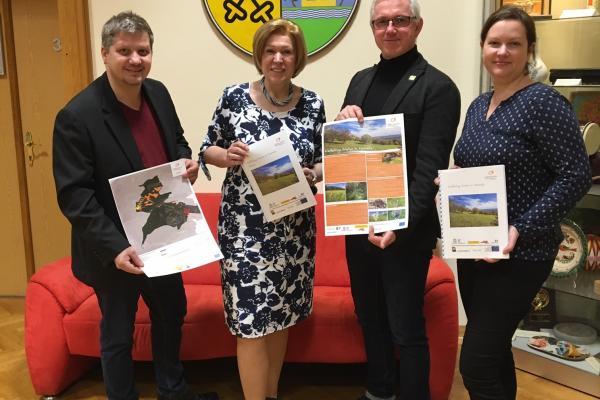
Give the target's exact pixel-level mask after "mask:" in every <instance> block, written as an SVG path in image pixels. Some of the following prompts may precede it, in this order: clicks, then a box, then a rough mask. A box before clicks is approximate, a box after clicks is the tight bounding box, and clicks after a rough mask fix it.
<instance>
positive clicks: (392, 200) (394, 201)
mask: <svg viewBox="0 0 600 400" xmlns="http://www.w3.org/2000/svg"><path fill="white" fill-rule="evenodd" d="M387 204H388V208H399V207H405V200H404V197H388V199H387Z"/></svg>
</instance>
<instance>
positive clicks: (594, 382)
mask: <svg viewBox="0 0 600 400" xmlns="http://www.w3.org/2000/svg"><path fill="white" fill-rule="evenodd" d="M568 218H569V219H572V220H574V221H576V223H577V224H578V225H579V226H581V228H582V229H583V231H584V232H585V233H586V234H588V235H590V236H591V235H592V234H594V233H595V234H596V235H600V232H598V225H599V224H600V185H597V184H596V185H593V186H592V189H591V190H590V192H589V193H588V194H587V195H586V196H585V197H584V198H583V199H582V200H581V201H580V202H579V203H578V205H577V208H576V209H575V210H573V211H572V212H571V213H570V214H569V216H568ZM588 251H589V250H588ZM593 251H597V249H596V250H593ZM593 251H592V254H591V255H590V256H589V257H590V258H589V259H588V260H587V261H586V262H587V264H586V265H581V267H580V268H579V269H577V270H576V271H574V272H573V273H570V274H568V275H567V276H550V277H549V278H548V279H547V280H546V282H545V283H544V286H543V288H542V289H541V291H540V294H541V297H542V299H539V298H538V297H536V300H534V303H533V304H532V310H531V311H530V313H529V314H528V316H527V317H526V318H525V320H524V321H523V323H522V326H521V328H523V329H524V330H519V331H517V333H515V337H514V340H513V354H514V358H515V366H516V367H517V368H519V369H522V370H525V371H528V372H531V373H533V374H536V375H539V376H542V377H544V378H547V379H550V380H553V381H556V382H558V383H561V384H563V385H566V386H569V387H572V388H575V389H577V390H580V391H582V392H586V393H589V394H591V395H593V396H596V397H600V339H599V337H600V336H596V339H595V340H593V342H591V343H590V342H589V341H584V342H583V343H585V344H579V346H580V349H581V353H584V354H587V355H588V356H585V357H575V358H572V359H562V358H559V357H557V356H556V355H552V354H550V353H545V352H543V351H540V350H539V349H536V348H535V347H533V346H532V345H531V342H532V340H535V339H532V337H533V336H534V335H537V333H533V331H534V330H539V332H540V333H539V334H540V335H548V336H549V337H553V338H556V339H557V340H561V339H564V337H562V338H561V337H560V336H559V337H557V334H556V332H555V330H554V329H555V327H556V326H557V324H565V323H569V324H571V325H573V324H576V326H584V327H589V328H591V329H592V330H594V331H595V332H594V334H595V335H597V334H598V333H600V260H598V254H597V253H595V255H596V256H595V258H594V253H593ZM586 256H587V254H586ZM540 294H538V296H540ZM536 303H537V304H536ZM580 324H582V325H580ZM574 326H575V325H574ZM580 338H581V337H580ZM571 342H572V343H574V344H577V343H576V342H577V340H573V339H571Z"/></svg>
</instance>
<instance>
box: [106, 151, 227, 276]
mask: <svg viewBox="0 0 600 400" xmlns="http://www.w3.org/2000/svg"><path fill="white" fill-rule="evenodd" d="M182 163H183V160H179V161H174V162H172V163H167V164H162V165H159V166H156V167H152V168H148V169H145V170H141V171H137V172H133V173H131V174H127V175H123V176H119V177H116V178H112V179H110V180H109V183H110V187H111V189H112V192H113V197H114V199H115V204H116V206H117V210H118V212H119V218H120V219H121V223H122V224H123V228H124V229H125V234H126V236H127V240H129V243H130V244H131V245H132V246H133V248H134V249H135V250H136V251H137V253H138V255H139V256H140V258H141V259H142V261H143V262H144V267H143V269H142V270H143V271H144V273H145V274H146V275H147V276H150V277H152V276H160V275H168V274H173V273H177V272H182V271H185V270H188V269H192V268H196V267H198V266H201V265H204V264H208V263H210V262H212V261H215V260H219V259H221V258H223V255H222V254H221V251H220V249H219V246H218V245H217V243H216V242H215V239H214V238H213V236H212V234H211V232H210V229H209V228H208V225H207V223H206V220H205V219H204V215H203V214H202V210H201V209H200V205H199V204H198V200H197V199H196V195H195V193H194V191H193V189H192V185H191V184H190V181H189V180H188V179H187V178H183V177H182V176H181V174H182V173H183V171H185V167H183V168H181V164H182Z"/></svg>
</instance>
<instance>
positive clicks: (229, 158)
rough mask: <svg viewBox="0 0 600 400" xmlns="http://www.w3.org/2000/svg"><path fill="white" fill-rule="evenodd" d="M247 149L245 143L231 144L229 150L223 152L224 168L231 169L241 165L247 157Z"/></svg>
mask: <svg viewBox="0 0 600 400" xmlns="http://www.w3.org/2000/svg"><path fill="white" fill-rule="evenodd" d="M248 151H249V147H248V145H247V144H246V143H243V142H240V141H237V142H233V143H232V144H231V146H229V148H227V149H226V150H225V160H224V163H223V166H224V167H233V166H236V165H242V164H243V163H244V160H245V159H246V157H248Z"/></svg>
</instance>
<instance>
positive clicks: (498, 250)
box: [438, 165, 509, 258]
mask: <svg viewBox="0 0 600 400" xmlns="http://www.w3.org/2000/svg"><path fill="white" fill-rule="evenodd" d="M438 173H439V177H440V189H439V203H438V212H439V217H440V226H441V229H442V256H443V257H444V258H509V257H508V254H502V250H503V249H504V248H505V247H506V245H507V243H508V212H507V207H506V180H505V175H504V165H491V166H485V167H474V168H456V169H448V170H441V171H438Z"/></svg>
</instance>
